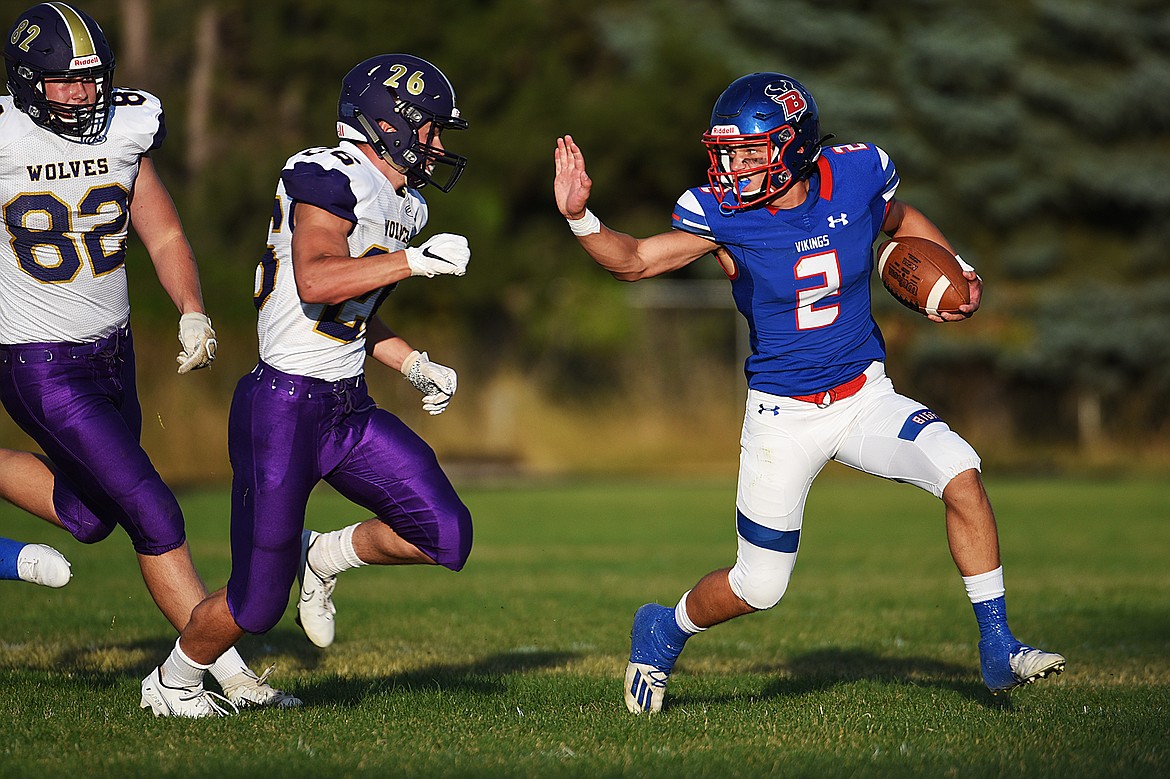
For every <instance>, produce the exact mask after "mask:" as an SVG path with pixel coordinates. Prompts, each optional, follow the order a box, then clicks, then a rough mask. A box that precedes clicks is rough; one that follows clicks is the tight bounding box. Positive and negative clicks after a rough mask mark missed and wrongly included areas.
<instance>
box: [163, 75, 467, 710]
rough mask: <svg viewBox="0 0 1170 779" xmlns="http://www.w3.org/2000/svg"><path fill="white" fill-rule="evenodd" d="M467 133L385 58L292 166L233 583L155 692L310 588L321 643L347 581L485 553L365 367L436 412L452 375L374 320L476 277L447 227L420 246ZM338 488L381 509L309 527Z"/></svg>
mask: <svg viewBox="0 0 1170 779" xmlns="http://www.w3.org/2000/svg"><path fill="white" fill-rule="evenodd" d="M466 127H467V123H466V122H465V121H464V120H463V119H461V118H460V116H459V111H458V109H457V108H456V107H455V92H454V90H453V89H452V87H451V84H450V82H448V80H447V78H446V76H444V75H443V73H442V72H441V71H440V70H439V69H438V68H436V67H435V66H434V65H432V64H431V63H429V62H427V61H425V60H422V59H419V58H418V57H414V56H411V55H407V54H386V55H381V56H377V57H373V58H371V59H369V60H366V61H365V62H362V63H360V64H359V65H357V66H356V67H354V68H353V69H352V70H351V71H350V72H349V74H348V75H346V76H345V78H344V79H343V80H342V84H341V96H340V99H339V101H338V113H337V133H338V136H339V137H340V138H341V142H340V144H339V145H337V146H333V147H321V148H311V149H306V150H304V151H302V152H299V153H297V154H294V155H293V156H292V157H290V158H289V160H288V161H287V162H286V163H285V166H284V169H283V170H282V171H281V174H280V181H279V183H278V185H277V189H276V201H275V208H274V209H273V218H272V221H271V223H270V226H269V233H268V251H267V252H266V253H265V255H264V256H263V258H262V259H261V261H260V264H259V267H258V268H257V272H256V289H255V302H256V306H257V308H258V309H259V324H258V330H259V340H260V361H259V364H258V365H257V366H256V368H255V369H254V370H253V371H252V372H251V373H250V374H248V375H246V376H244V377H243V378H242V379H241V380H240V382H239V384H238V385H237V387H236V392H235V396H234V397H233V399H232V407H231V414H230V417H229V421H228V428H229V429H228V450H229V453H230V457H231V463H232V471H233V474H234V481H233V488H232V530H231V547H232V573H231V577H230V579H229V580H228V584H227V587H226V588H224V589H221V590H219V591H217V592H215V593H214V594H212V595H211V596H210V597H208V598H207V599H206V600H205V601H204V602H203V603H201V604H200V605H199V606H198V607H197V608H196V609H195V611H194V612H193V613H192V615H191V622H190V624H189V625H188V626H187V628H186V629H185V630H184V631H183V633H182V635H181V636H180V637H179V641H178V642H176V644H175V647H174V649H173V650H172V651H171V654H170V656H169V657H168V658H167V659H166V661H165V662H164V663H163V665H162V666H161V668H160V669H159V670H157V671H156V672H155V673H154V674H152V676H151V677H147V679H146V680H145V681H144V682H143V685H144V686H143V690H144V695H145V691H146V689H147V686H148V685H149V684H150V680H151V678H153V677H154V676H155V675H161V678H162V679H164V680H166V681H167V683H168V684H171V685H174V686H177V687H180V688H185V689H188V690H198V689H201V685H202V679H203V672H204V669H205V668H206V667H207V665H208V664H209V663H210V662H211V661H212V659H214V658H215V657H216V656H217V655H219V654H221V653H222V652H224V651H225V650H226V649H227V648H228V647H230V646H232V645H233V644H234V642H236V641H237V640H239V639H240V638H241V637H242V636H243V634H244V633H245V632H247V633H264V632H266V631H268V630H270V629H271V628H272V627H273V626H275V625H276V624H277V622H278V621H279V620H280V618H281V615H282V614H283V613H284V611H285V608H286V607H287V605H288V596H289V589H290V587H291V585H292V583H293V581H294V580H296V579H298V577H299V579H300V596H299V598H298V602H297V616H298V621H299V622H300V624H301V626H302V627H303V628H304V630H305V633H306V635H307V636H308V638H309V640H310V641H312V642H313V643H314V644H316V645H317V646H320V647H325V646H328V645H329V644H330V643H332V641H333V636H334V608H333V600H332V594H333V588H334V585H335V583H336V577H337V575H338V574H339V573H341V572H342V571H345V570H348V569H351V568H357V567H359V566H365V565H419V564H421V565H439V566H443V567H445V568H448V569H450V570H452V571H458V570H460V569H461V568H462V567H463V565H464V563H465V562H466V561H467V556H468V554H469V553H470V551H471V533H472V527H471V513H470V512H469V511H468V510H467V507H466V506H464V505H463V502H462V501H461V500H460V499H459V497H458V495H456V493H455V489H454V488H453V487H452V486H451V483H450V481H449V480H448V479H447V476H446V475H445V474H444V473H443V470H442V468H441V467H440V466H439V463H438V460H437V459H436V457H435V454H434V452H433V451H432V450H431V448H430V447H429V446H427V444H426V443H425V442H424V441H423V440H422V439H421V438H420V437H419V436H418V435H417V434H415V433H414V432H413V431H412V430H411V429H410V428H409V427H407V426H406V425H405V424H404V423H403V422H402V421H401V420H400V419H399V418H398V417H396V416H395V415H393V414H391V413H390V412H389V411H387V410H384V409H381V408H379V407H378V406H376V405H375V404H374V402H373V400H372V399H371V398H370V396H369V394H368V392H367V389H366V382H365V372H364V371H365V367H364V366H365V362H366V356H367V354H368V355H371V356H373V358H374V360H376V361H377V362H380V363H383V364H384V365H386V366H388V367H390V368H392V369H395V370H399V371H401V372H402V374H403V376H404V377H405V378H406V380H407V381H409V382H410V383H411V384H412V385H413V386H414V387H416V388H417V389H418V390H419V391H420V392H422V393H423V399H422V400H423V407H424V409H426V410H427V411H428V412H429V413H431V414H439V413H441V412H442V411H443V410H444V409H445V408H446V407H447V404H448V403H449V402H450V400H451V396H452V395H453V394H454V393H455V389H456V377H455V371H454V370H452V369H451V368H448V367H446V366H444V365H440V364H438V363H435V362H432V361H431V360H430V359H429V357H428V355H427V353H426V352H420V351H418V350H416V349H414V348H413V347H412V346H410V344H408V343H407V342H406V341H405V340H404V339H403V338H402V337H401V336H399V335H397V334H395V333H394V332H393V331H391V330H390V328H389V327H388V326H387V325H386V324H385V323H383V321H382V320H381V319H380V318H379V317H378V316H377V310H378V308H379V306H380V305H381V304H382V303H383V301H384V300H385V299H386V297H387V295H388V294H389V293H390V291H391V290H392V289H393V288H394V287H395V286H396V285H397V284H398V283H399V282H401V281H404V280H406V279H408V278H410V277H412V276H424V277H427V278H432V277H435V276H439V275H455V276H462V275H463V274H464V273H465V272H466V270H467V263H468V260H469V259H470V256H471V254H470V250H469V249H468V245H467V240H466V239H465V238H463V237H462V236H459V235H452V234H449V233H441V234H439V235H435V236H433V237H431V238H430V239H429V240H426V241H424V242H422V244H421V245H419V246H408V245H407V244H408V243H409V242H410V241H412V240H414V239H415V237H416V236H418V234H419V233H420V231H421V230H422V229H423V227H424V226H425V224H426V222H427V216H428V209H427V203H426V201H425V200H424V199H423V197H422V194H421V193H420V191H419V190H420V188H422V187H423V186H433V187H435V188H437V189H439V190H441V191H443V192H447V191H449V190H450V189H451V187H453V186H454V184H455V182H456V181H457V180H458V178H459V175H460V173H461V172H462V170H463V166H464V164H465V163H466V160H465V159H464V158H463V157H461V156H459V155H457V154H453V153H451V152H448V151H447V150H446V149H445V148H444V143H445V141H446V138H447V136H446V131H450V130H462V129H465V128H466ZM322 480H324V481H325V482H327V483H328V484H330V485H331V486H332V487H334V488H335V489H336V490H337V491H338V492H340V493H341V494H342V495H344V496H346V497H347V498H349V499H350V500H352V501H353V502H354V503H356V504H358V505H360V506H362V507H363V508H365V509H367V510H369V511H370V512H372V513H373V514H374V516H373V518H371V519H368V520H366V521H364V522H359V523H356V524H353V525H350V526H348V527H346V528H343V529H340V530H334V531H332V532H328V533H315V532H312V531H309V530H305V529H304V524H305V507H306V504H307V502H308V500H309V494H310V492H311V491H312V490H313V488H314V487H315V486H316V485H317V484H318V483H319V482H320V481H322Z"/></svg>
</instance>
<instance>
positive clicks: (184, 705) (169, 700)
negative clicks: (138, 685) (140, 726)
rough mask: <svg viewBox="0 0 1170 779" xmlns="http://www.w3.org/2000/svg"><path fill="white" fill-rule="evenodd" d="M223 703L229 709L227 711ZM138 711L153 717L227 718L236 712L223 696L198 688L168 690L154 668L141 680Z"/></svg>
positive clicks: (158, 671) (159, 669) (159, 671)
mask: <svg viewBox="0 0 1170 779" xmlns="http://www.w3.org/2000/svg"><path fill="white" fill-rule="evenodd" d="M220 701H223V702H224V703H226V704H227V705H228V706H230V707H231V711H228V709H227V708H225V707H224V706H223V705H221V704H220ZM139 707H140V708H143V709H150V710H151V711H153V712H154V716H156V717H226V716H228V715H231V714H237V713H239V709H237V708H236V707H235V705H234V704H233V703H232V702H231V701H229V700H228V699H227V698H225V697H223V696H222V695H216V694H215V693H213V692H211V691H210V690H205V689H203V685H202V684H201V685H199V686H197V687H170V686H168V685H167V684H166V683H165V682H164V681H163V680H162V668H161V667H159V668H155V669H154V670H153V671H151V672H150V675H149V676H147V677H146V678H145V679H143V680H142V701H141V702H140V703H139Z"/></svg>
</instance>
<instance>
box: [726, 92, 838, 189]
mask: <svg viewBox="0 0 1170 779" xmlns="http://www.w3.org/2000/svg"><path fill="white" fill-rule="evenodd" d="M831 137H832V136H831V135H826V136H824V137H821V125H820V118H819V116H818V114H817V104H816V101H815V100H813V96H812V94H811V93H809V91H808V90H807V89H805V88H804V87H803V86H802V85H801V84H800V82H799V81H797V80H796V79H794V78H792V77H791V76H785V75H784V74H782V73H752V74H750V75H747V76H742V77H741V78H738V79H736V80H735V81H733V82H731V85H730V86H729V87H727V89H725V90H723V94H721V95H720V96H719V99H718V100H716V101H715V107H714V109H712V111H711V128H710V129H709V130H708V131H707V132H706V133H704V134H703V145H704V146H706V147H707V154H708V155H709V156H710V158H711V167H710V168H709V169H708V171H707V178H708V180H709V181H710V182H711V187H712V189H713V190H714V191H715V194H716V196H717V197H718V198H719V201H720V204H721V207H722V208H723V209H724V210H726V211H737V210H740V209H744V208H751V207H752V206H756V205H759V204H760V203H765V202H768V201H769V200H771V199H772V198H774V197H776V196H778V195H781V194H783V193H784V192H787V191H788V189H789V188H790V187H792V185H793V184H795V183H796V182H798V181H801V180H802V179H806V178H808V177H809V176H811V175H812V172H813V168H814V166H815V165H816V161H817V158H818V157H819V156H820V155H821V147H822V145H823V143H824V141H826V140H828V139H829V138H831ZM758 145H764V146H765V157H764V162H763V164H761V165H756V166H753V167H750V168H744V169H742V170H736V171H733V170H732V165H731V161H732V151H733V150H736V149H740V148H742V147H745V146H758ZM760 174H766V175H765V176H764V177H763V181H762V183H761V184H760V185H758V186H756V187H755V188H751V189H749V188H750V187H751V186H752V185H751V183H750V181H751V179H752V178H754V177H756V176H759V175H760Z"/></svg>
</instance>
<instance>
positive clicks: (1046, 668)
mask: <svg viewBox="0 0 1170 779" xmlns="http://www.w3.org/2000/svg"><path fill="white" fill-rule="evenodd" d="M1008 665H1009V666H1010V667H1011V669H1012V675H1013V676H1015V677H1016V680H1017V681H1016V684H1017V685H1019V684H1031V683H1032V682H1034V681H1036V680H1037V679H1043V678H1045V677H1046V676H1048V675H1049V674H1052V675H1055V674H1059V673H1060V672H1062V671H1063V670H1064V655H1058V654H1056V653H1055V652H1045V651H1044V650H1042V649H1035V648H1033V647H1030V646H1026V645H1024V646H1021V647H1020V648H1019V649H1018V650H1017V651H1016V653H1015V654H1014V655H1012V656H1011V658H1009V660H1008Z"/></svg>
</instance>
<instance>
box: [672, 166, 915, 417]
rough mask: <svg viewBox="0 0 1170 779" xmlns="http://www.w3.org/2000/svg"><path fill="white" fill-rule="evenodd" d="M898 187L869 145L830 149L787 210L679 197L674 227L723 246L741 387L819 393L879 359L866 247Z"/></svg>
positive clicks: (690, 193)
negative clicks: (741, 353)
mask: <svg viewBox="0 0 1170 779" xmlns="http://www.w3.org/2000/svg"><path fill="white" fill-rule="evenodd" d="M897 188H898V174H897V171H896V170H895V169H894V165H893V163H892V162H891V161H890V158H889V157H888V156H887V155H886V153H885V152H883V151H882V150H881V149H879V148H877V147H876V146H873V145H870V144H860V143H859V144H849V145H845V146H833V147H831V148H828V149H826V150H825V152H824V153H823V154H822V156H821V158H820V159H819V160H818V161H817V168H816V172H815V173H814V174H813V175H812V177H811V178H810V179H809V192H808V197H807V198H806V199H805V201H804V203H802V204H801V205H799V206H797V207H796V208H792V209H779V208H774V207H770V206H760V207H757V208H750V209H746V210H742V211H731V212H727V211H723V210H721V209H720V207H719V201H718V200H717V199H716V196H715V194H714V193H713V192H712V190H711V188H710V187H696V188H694V189H689V190H687V191H686V192H684V193H683V195H682V197H680V198H679V199H678V203H677V204H676V205H675V207H674V218H673V226H674V228H675V229H678V230H684V231H686V232H689V233H694V234H695V235H700V236H702V237H704V238H706V239H708V240H711V241H714V242H716V243H718V244H720V245H721V246H723V247H724V248H725V249H726V250H727V252H728V253H729V254H730V255H731V259H732V262H733V267H725V268H724V270H725V271H726V272H727V274H728V276H729V277H730V279H731V290H732V296H733V297H734V298H735V305H736V308H738V309H739V311H740V313H742V314H743V315H744V318H746V319H747V323H748V328H749V332H750V336H751V349H752V353H751V356H750V357H748V359H747V363H746V364H745V366H744V372H745V373H746V374H747V379H748V386H749V387H751V388H752V389H756V390H760V391H763V392H768V393H771V394H773V395H788V396H792V395H807V394H812V393H815V392H822V391H824V390H828V389H830V388H832V387H836V386H838V385H839V384H843V383H844V382H846V381H849V380H850V379H853V378H855V377H857V376H858V375H859V374H861V373H862V371H864V370H865V369H866V367H867V366H868V365H869V364H870V363H871V362H873V361H874V360H884V359H885V353H886V346H885V342H884V341H883V340H882V334H881V331H880V330H879V329H878V326H877V322H875V321H874V318H873V314H872V312H871V310H870V294H869V281H870V273H871V272H872V269H873V242H874V240H875V239H876V238H877V236H878V233H879V232H880V230H881V225H882V222H883V221H884V220H885V214H886V210H887V208H888V206H889V203H890V202H891V201H892V200H893V198H894V192H895V191H896V190H897Z"/></svg>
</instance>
